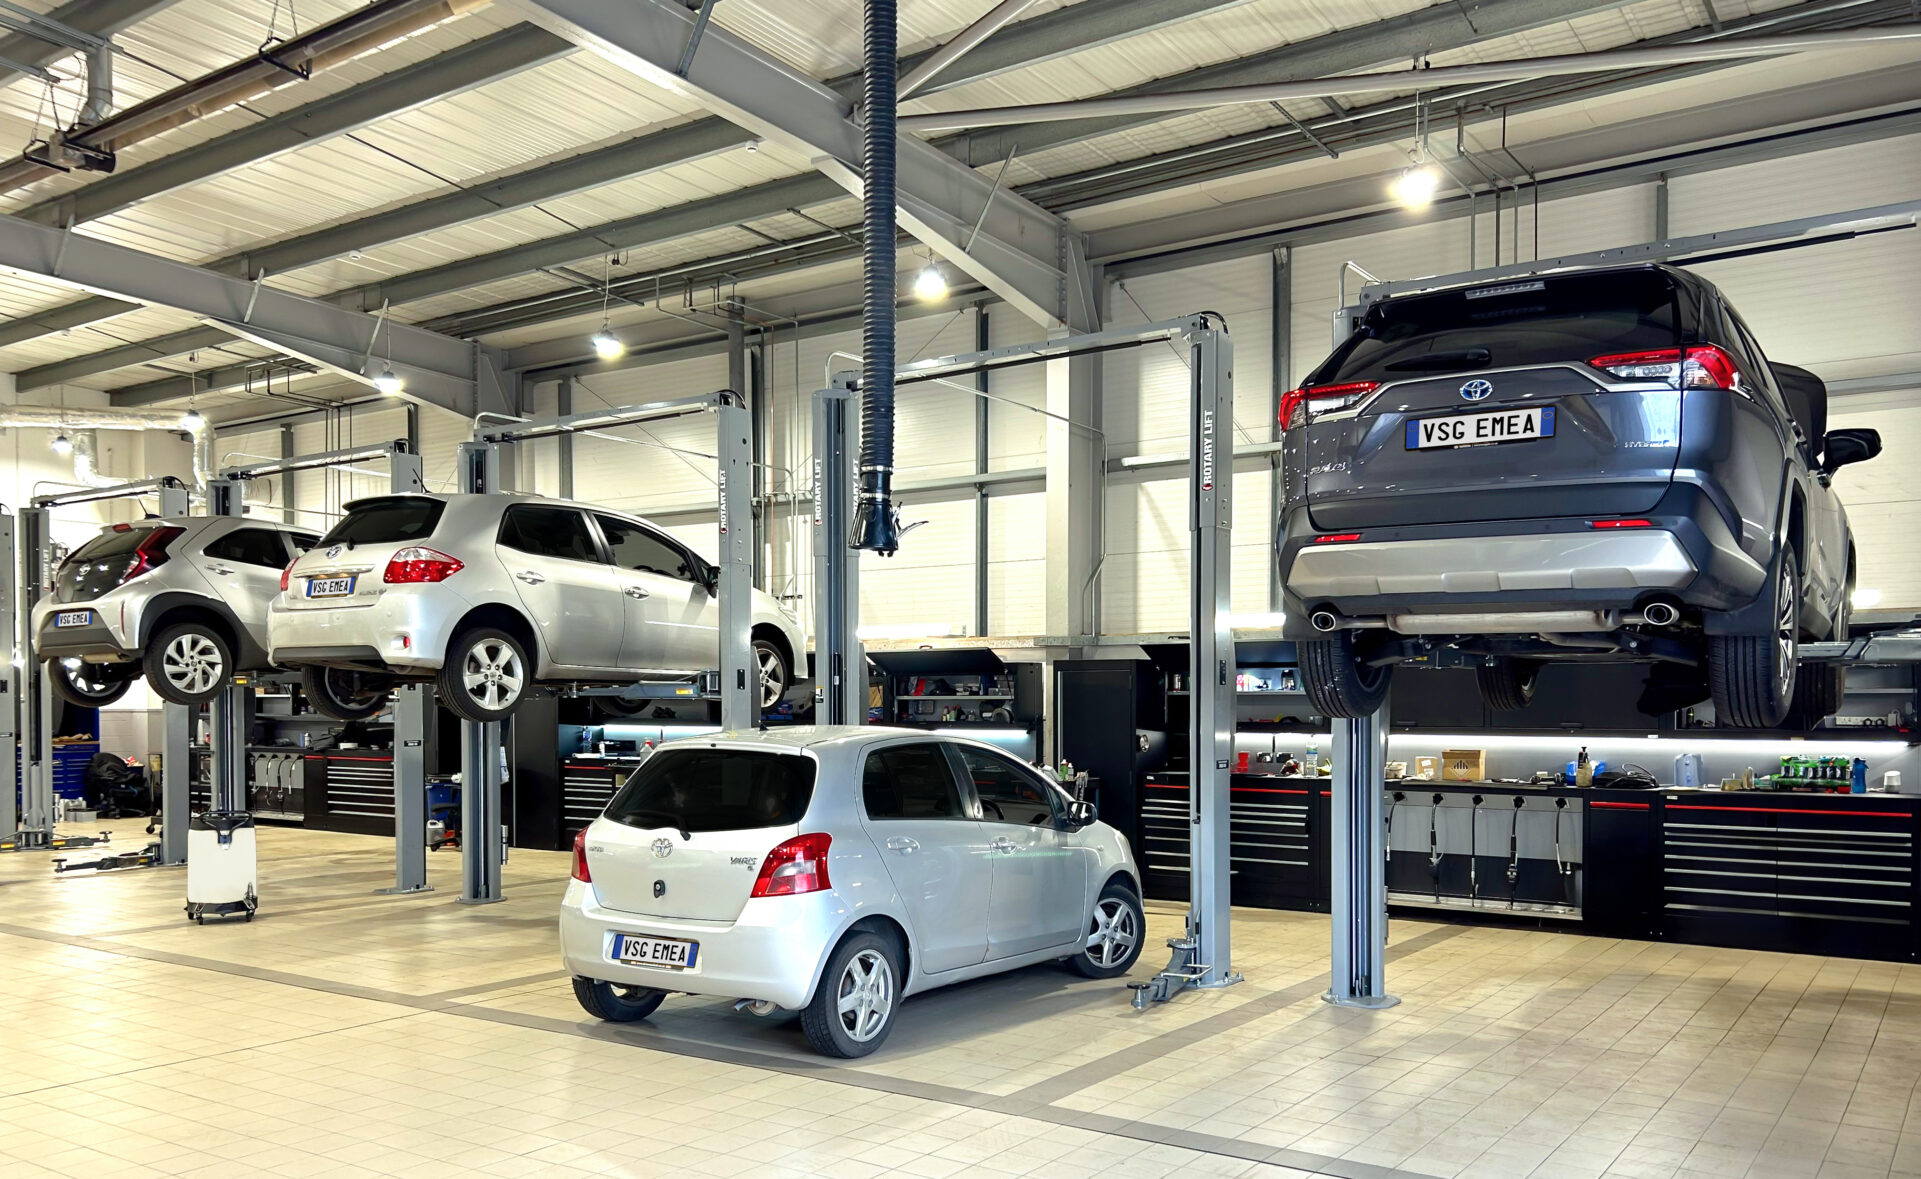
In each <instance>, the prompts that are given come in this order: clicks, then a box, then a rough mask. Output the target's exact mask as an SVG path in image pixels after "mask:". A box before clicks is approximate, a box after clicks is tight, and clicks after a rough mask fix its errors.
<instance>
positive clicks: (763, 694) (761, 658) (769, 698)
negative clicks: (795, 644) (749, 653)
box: [754, 646, 787, 712]
mask: <svg viewBox="0 0 1921 1179" xmlns="http://www.w3.org/2000/svg"><path fill="white" fill-rule="evenodd" d="M754 660H755V662H756V663H757V664H759V667H760V708H761V711H762V712H765V711H767V710H768V709H770V708H773V707H775V706H776V705H778V704H779V703H780V698H781V696H782V695H784V694H785V693H786V691H787V668H786V665H785V664H783V663H782V662H781V659H780V653H779V652H778V651H775V650H774V649H773V648H772V647H762V646H757V647H755V648H754Z"/></svg>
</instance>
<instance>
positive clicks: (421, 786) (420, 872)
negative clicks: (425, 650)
mask: <svg viewBox="0 0 1921 1179" xmlns="http://www.w3.org/2000/svg"><path fill="white" fill-rule="evenodd" d="M376 460H385V462H386V464H387V481H388V489H389V490H390V491H392V492H393V493H394V494H396V495H404V494H406V493H408V492H417V491H423V490H425V489H426V480H425V478H424V476H423V473H422V470H421V462H420V453H419V452H418V451H416V450H415V449H414V448H413V447H412V445H411V444H410V443H409V442H408V441H407V440H406V439H404V438H397V439H394V440H393V441H391V442H383V443H380V444H379V445H376V446H362V447H356V448H351V449H347V450H330V451H324V452H322V453H319V454H308V455H291V456H288V457H287V458H282V459H276V460H269V461H268V462H264V463H255V464H253V465H251V466H245V467H234V468H231V469H229V470H227V471H225V472H223V473H222V477H221V478H220V479H218V480H215V481H214V483H213V487H214V488H218V487H220V485H221V484H223V483H232V484H233V485H234V487H235V488H236V489H238V487H239V485H240V484H241V483H242V482H244V481H246V480H249V479H265V478H268V477H270V476H274V475H291V474H292V473H294V472H295V471H312V470H320V469H323V468H328V467H340V466H348V465H351V464H354V463H363V462H373V461H376ZM221 494H224V493H220V492H215V493H214V499H215V502H216V503H218V502H219V500H220V495H221ZM234 503H235V505H236V509H235V511H234V512H232V513H227V514H234V515H237V514H238V503H239V500H238V495H237V493H236V494H235V496H234ZM216 703H217V702H216ZM393 716H394V886H393V887H392V888H382V889H376V890H375V891H376V892H379V893H381V894H383V895H393V894H405V893H416V892H432V891H433V887H432V886H431V885H429V884H428V883H427V748H426V746H427V694H426V690H425V689H424V688H422V687H420V686H419V685H417V684H408V685H406V686H404V687H402V688H401V689H400V690H399V691H397V692H396V693H395V694H394V713H393ZM217 718H218V714H217V713H216V721H215V725H214V730H215V734H216V741H218V740H219V734H221V733H224V732H225V730H224V729H223V728H222V727H221V725H220V723H219V721H218V719H217ZM235 748H242V746H238V745H236V746H235Z"/></svg>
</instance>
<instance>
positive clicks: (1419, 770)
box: [1414, 757, 1441, 782]
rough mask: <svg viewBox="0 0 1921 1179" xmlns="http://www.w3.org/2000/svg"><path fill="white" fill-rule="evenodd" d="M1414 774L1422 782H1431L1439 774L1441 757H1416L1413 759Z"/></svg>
mask: <svg viewBox="0 0 1921 1179" xmlns="http://www.w3.org/2000/svg"><path fill="white" fill-rule="evenodd" d="M1414 776H1415V777H1417V778H1419V779H1421V780H1422V781H1423V782H1432V781H1434V780H1435V779H1436V778H1438V777H1440V776H1441V759H1440V758H1438V757H1417V758H1415V759H1414Z"/></svg>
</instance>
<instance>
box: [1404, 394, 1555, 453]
mask: <svg viewBox="0 0 1921 1179" xmlns="http://www.w3.org/2000/svg"><path fill="white" fill-rule="evenodd" d="M1552 437H1554V407H1553V406H1551V405H1540V406H1535V407H1534V408H1532V409H1500V410H1495V411H1494V412H1493V413H1457V414H1450V415H1449V416H1447V417H1444V418H1415V419H1413V420H1411V421H1409V422H1408V423H1407V449H1409V450H1442V449H1446V448H1448V447H1453V446H1485V445H1487V444H1488V443H1490V442H1527V441H1530V440H1532V439H1535V438H1552Z"/></svg>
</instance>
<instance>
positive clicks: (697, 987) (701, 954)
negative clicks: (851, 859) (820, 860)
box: [560, 880, 850, 1008]
mask: <svg viewBox="0 0 1921 1179" xmlns="http://www.w3.org/2000/svg"><path fill="white" fill-rule="evenodd" d="M849 915H850V914H849V911H848V907H847V905H846V903H845V902H843V901H842V900H841V899H840V897H839V896H838V895H837V894H835V893H834V892H832V891H828V892H821V893H813V894H810V895H808V896H798V897H769V898H764V899H762V900H750V901H748V902H747V904H746V907H745V908H743V909H742V910H741V913H740V917H739V919H737V920H735V921H732V922H718V921H672V920H663V919H659V918H649V917H643V916H641V915H639V914H636V913H625V912H621V911H620V910H617V909H608V908H605V907H604V906H602V905H601V903H600V900H599V898H598V897H596V896H595V894H594V890H593V886H592V885H589V884H582V883H581V882H580V881H578V880H573V881H569V882H568V884H567V893H566V895H565V896H564V897H563V898H562V899H561V902H560V953H561V958H562V959H563V960H564V961H565V963H566V966H567V969H568V970H569V971H571V972H573V973H574V974H576V975H579V976H581V977H584V978H592V979H599V980H601V981H603V982H615V983H623V984H630V985H633V986H644V987H659V988H661V989H663V990H668V991H684V992H686V993H688V994H692V995H713V996H717V997H719V998H725V999H765V1000H767V1001H768V1002H770V1003H776V1004H779V1005H780V1006H782V1007H789V1008H796V1007H805V1006H806V1005H807V1001H808V1000H809V999H811V998H812V997H813V994H814V980H815V977H816V976H817V975H818V974H819V973H820V967H821V963H822V961H823V960H824V959H825V958H826V956H827V951H828V950H829V949H830V948H831V947H832V946H833V944H834V942H835V939H836V935H837V934H838V933H839V931H840V928H841V926H842V924H843V923H844V922H845V921H846V920H847V919H848V917H849ZM616 933H633V934H641V935H645V936H650V937H670V938H682V939H687V940H691V941H695V942H698V943H700V949H699V951H698V953H696V955H695V957H694V965H693V968H692V969H689V970H673V969H669V968H667V967H651V966H628V965H626V964H624V963H621V962H616V961H614V958H613V935H614V934H616Z"/></svg>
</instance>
